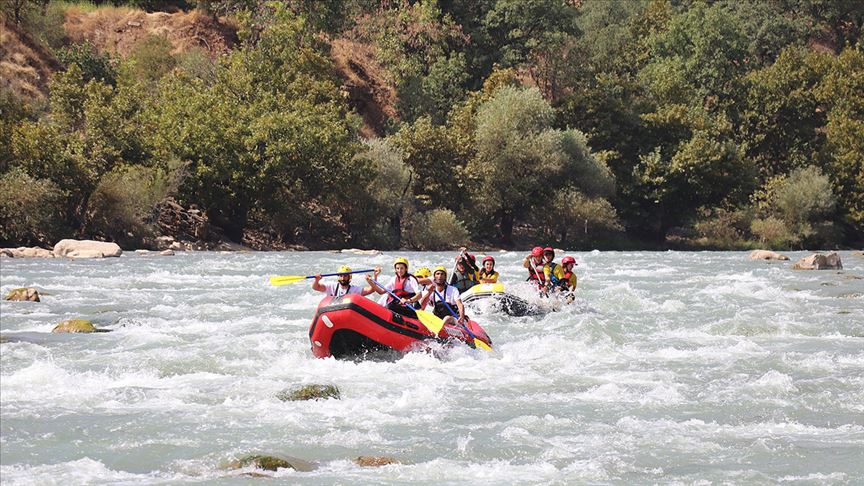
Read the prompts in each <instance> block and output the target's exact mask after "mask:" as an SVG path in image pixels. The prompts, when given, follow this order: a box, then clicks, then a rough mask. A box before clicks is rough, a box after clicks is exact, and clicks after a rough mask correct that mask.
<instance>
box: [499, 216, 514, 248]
mask: <svg viewBox="0 0 864 486" xmlns="http://www.w3.org/2000/svg"><path fill="white" fill-rule="evenodd" d="M501 240H502V241H503V242H504V243H506V244H508V245H511V244H513V213H511V212H510V211H503V212H502V213H501Z"/></svg>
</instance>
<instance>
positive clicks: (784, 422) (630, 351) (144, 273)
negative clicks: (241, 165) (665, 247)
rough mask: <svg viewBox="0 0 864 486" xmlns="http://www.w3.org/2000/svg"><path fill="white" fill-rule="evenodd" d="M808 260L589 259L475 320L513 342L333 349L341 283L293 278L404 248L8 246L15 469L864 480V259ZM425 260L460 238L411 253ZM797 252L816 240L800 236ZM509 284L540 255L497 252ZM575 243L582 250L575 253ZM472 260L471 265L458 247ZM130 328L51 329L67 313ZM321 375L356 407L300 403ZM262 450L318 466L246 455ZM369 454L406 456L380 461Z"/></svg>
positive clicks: (6, 316)
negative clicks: (478, 347) (318, 345)
mask: <svg viewBox="0 0 864 486" xmlns="http://www.w3.org/2000/svg"><path fill="white" fill-rule="evenodd" d="M840 254H841V257H842V260H843V264H844V266H845V269H844V270H842V271H826V270H822V271H794V270H792V269H791V262H772V263H769V262H750V261H748V260H747V254H746V253H741V252H598V251H594V252H575V253H573V255H574V256H575V257H576V260H577V262H578V263H579V266H578V267H576V270H577V274H578V275H579V290H578V296H579V298H578V300H577V302H576V303H575V304H574V305H573V306H571V307H570V308H566V309H565V310H563V311H562V312H556V313H551V314H548V315H546V316H544V317H525V318H508V317H505V316H476V320H478V321H479V322H480V323H481V324H482V325H483V326H484V327H485V329H486V330H487V332H488V333H489V335H490V337H491V338H492V339H493V342H494V346H495V349H496V351H497V355H496V356H492V355H490V354H488V353H485V352H480V351H476V352H475V351H472V350H470V349H467V348H465V349H456V350H452V351H450V352H449V353H447V354H446V355H445V357H444V359H436V358H435V357H433V356H432V355H429V354H425V353H413V354H409V355H408V356H406V357H405V358H403V359H401V360H399V361H395V362H370V361H366V362H357V363H355V362H342V361H335V360H333V359H324V360H321V359H315V358H314V357H313V356H312V354H311V352H310V343H309V338H308V327H309V324H310V319H311V317H312V315H313V313H314V308H315V306H316V304H317V302H318V301H319V299H320V296H321V294H318V293H316V292H313V291H312V290H311V288H310V285H309V282H308V281H306V282H303V283H299V284H294V285H290V286H284V287H271V286H269V285H268V283H267V277H268V276H271V275H292V274H306V273H315V272H319V271H321V272H324V271H335V269H336V268H337V267H338V266H339V265H341V264H348V265H350V266H352V267H354V268H355V269H360V268H364V267H367V268H368V267H370V266H373V265H381V266H383V267H385V268H388V269H389V268H390V263H391V262H392V260H393V258H394V256H396V255H397V254H396V253H386V254H383V255H380V256H374V257H368V256H354V255H345V254H334V253H328V252H298V253H291V252H285V253H282V252H274V253H208V252H202V253H178V254H177V255H176V256H173V257H161V256H141V255H137V254H134V253H127V254H124V255H123V256H122V257H120V258H114V259H105V260H77V261H75V260H65V259H54V260H41V259H32V260H27V259H4V260H2V266H0V277H2V281H0V286H2V292H3V293H4V294H5V293H6V292H8V291H9V290H10V289H12V288H14V287H24V286H33V287H36V288H38V289H39V290H40V291H41V292H43V293H44V294H45V295H44V296H43V302H41V303H30V302H6V301H3V302H2V304H0V313H2V325H0V329H2V333H3V335H4V336H6V337H11V338H12V340H13V342H6V343H4V344H2V345H0V364H2V374H0V452H2V454H0V477H2V483H3V484H4V485H9V484H64V485H67V484H130V485H138V484H179V483H199V484H226V485H227V484H268V485H269V484H322V485H325V484H326V485H329V484H336V483H339V484H348V483H356V484H371V483H376V484H434V485H439V484H488V485H498V484H579V483H593V484H597V483H600V484H634V483H664V484H665V483H688V484H690V483H699V482H700V481H706V482H710V483H723V482H728V483H745V484H775V483H780V482H782V483H786V482H789V483H791V484H799V483H800V484H848V483H857V484H861V483H864V279H862V277H864V258H862V257H860V256H855V255H853V254H852V253H850V252H841V253H840ZM398 255H400V256H401V255H404V256H406V257H408V258H409V260H410V261H411V264H412V268H417V266H419V265H420V264H422V265H426V266H434V265H439V264H442V263H444V262H452V254H451V253H410V252H409V253H399V254H398ZM788 255H789V256H790V257H791V258H792V261H793V262H794V261H795V260H796V259H797V258H799V257H801V256H806V255H807V253H803V252H792V253H788ZM495 256H496V257H497V259H498V262H499V264H498V269H499V271H501V273H502V280H503V281H504V282H505V283H507V282H516V281H519V280H522V279H523V275H524V273H525V271H524V269H522V268H521V266H520V263H521V255H519V254H517V253H513V252H509V253H495ZM561 256H562V255H559V258H560V257H561ZM448 266H449V264H448ZM76 317H80V318H85V319H90V320H92V321H93V322H94V323H95V324H96V325H97V327H103V328H108V329H111V330H112V332H109V333H98V334H78V335H68V334H66V335H59V334H50V331H51V329H52V328H53V327H54V325H56V324H57V323H58V322H59V321H61V320H63V319H68V318H76ZM307 383H322V384H335V385H337V386H338V387H339V388H340V389H341V395H342V398H341V399H339V400H335V399H330V400H320V401H309V402H282V401H280V400H279V399H277V398H276V394H277V393H278V392H279V391H281V390H283V389H285V388H290V387H292V386H296V385H299V384H307ZM249 453H267V454H276V455H289V456H294V457H299V458H301V459H305V460H308V461H312V462H314V463H316V464H317V466H318V468H317V469H316V470H314V471H312V472H297V471H294V470H288V469H280V470H279V471H277V472H275V473H270V472H267V473H266V474H267V475H271V476H273V477H274V479H269V480H268V479H258V478H250V477H248V476H242V475H241V474H242V472H243V471H226V470H225V469H224V466H225V465H226V464H227V463H229V462H230V461H231V460H233V459H235V458H238V457H240V456H242V455H245V454H249ZM361 455H382V456H390V457H393V458H396V459H398V460H399V461H401V462H402V464H395V465H388V466H384V467H379V468H364V467H360V466H358V465H356V464H355V463H354V462H352V459H354V458H355V457H357V456H361Z"/></svg>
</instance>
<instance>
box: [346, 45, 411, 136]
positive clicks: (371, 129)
mask: <svg viewBox="0 0 864 486" xmlns="http://www.w3.org/2000/svg"><path fill="white" fill-rule="evenodd" d="M331 46H332V47H331V49H330V56H331V57H332V58H333V65H334V66H335V68H336V72H337V74H338V75H339V77H340V78H342V79H343V83H344V86H345V89H346V90H347V91H348V101H349V103H350V104H351V106H352V107H354V109H355V110H357V113H359V114H360V115H361V116H362V117H363V126H362V127H361V129H360V134H361V135H363V136H364V137H366V138H374V137H376V136H379V135H381V134H382V133H383V131H384V126H385V124H386V123H387V120H388V119H391V118H397V116H398V115H397V112H396V101H397V97H396V88H395V87H394V86H392V85H391V84H390V83H388V82H387V78H386V77H385V75H384V69H383V68H382V67H381V66H380V65H379V64H378V62H377V61H376V60H375V53H374V51H373V50H372V47H371V46H368V45H365V44H362V43H359V42H355V41H351V40H348V39H336V40H334V41H333V42H332V44H331Z"/></svg>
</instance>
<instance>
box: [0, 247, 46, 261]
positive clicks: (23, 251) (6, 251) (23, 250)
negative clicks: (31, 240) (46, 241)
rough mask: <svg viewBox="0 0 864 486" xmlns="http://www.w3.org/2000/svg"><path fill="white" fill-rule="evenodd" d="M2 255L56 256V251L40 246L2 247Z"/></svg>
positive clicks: (13, 256) (0, 251) (27, 256)
mask: <svg viewBox="0 0 864 486" xmlns="http://www.w3.org/2000/svg"><path fill="white" fill-rule="evenodd" d="M0 256H5V257H8V258H54V253H52V252H51V250H46V249H45V248H39V247H38V246H33V247H26V246H21V247H18V248H0Z"/></svg>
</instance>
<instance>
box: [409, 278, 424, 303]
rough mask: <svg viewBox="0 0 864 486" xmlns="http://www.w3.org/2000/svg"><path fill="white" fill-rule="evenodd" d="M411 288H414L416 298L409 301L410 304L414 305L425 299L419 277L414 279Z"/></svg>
mask: <svg viewBox="0 0 864 486" xmlns="http://www.w3.org/2000/svg"><path fill="white" fill-rule="evenodd" d="M409 282H410V280H409ZM411 287H414V288H412V289H411V290H413V291H414V297H411V298H410V299H407V301H408V303H409V304H413V303H414V302H417V301H418V300H420V299H421V298H423V287H420V283H419V282H418V281H417V277H414V283H413V284H411Z"/></svg>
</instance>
